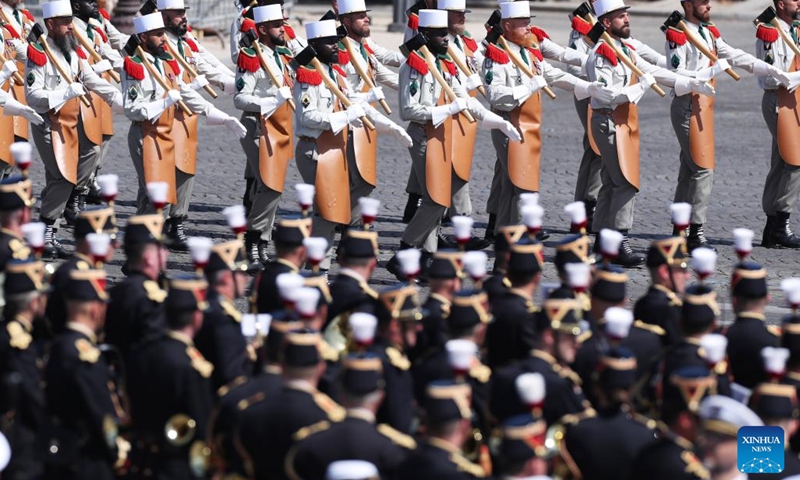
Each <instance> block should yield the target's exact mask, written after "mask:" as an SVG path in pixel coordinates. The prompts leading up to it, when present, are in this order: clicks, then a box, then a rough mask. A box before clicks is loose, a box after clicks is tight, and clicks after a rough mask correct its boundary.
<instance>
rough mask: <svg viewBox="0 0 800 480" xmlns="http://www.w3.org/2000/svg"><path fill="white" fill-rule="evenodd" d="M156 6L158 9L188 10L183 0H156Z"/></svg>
mask: <svg viewBox="0 0 800 480" xmlns="http://www.w3.org/2000/svg"><path fill="white" fill-rule="evenodd" d="M156 8H157V9H159V10H189V7H187V6H186V4H185V3H183V0H158V1H157V2H156Z"/></svg>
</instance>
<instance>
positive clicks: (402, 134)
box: [376, 122, 414, 148]
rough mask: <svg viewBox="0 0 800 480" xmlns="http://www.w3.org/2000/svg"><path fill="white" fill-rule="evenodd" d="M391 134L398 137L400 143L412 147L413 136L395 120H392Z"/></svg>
mask: <svg viewBox="0 0 800 480" xmlns="http://www.w3.org/2000/svg"><path fill="white" fill-rule="evenodd" d="M376 128H377V127H376ZM389 135H391V136H393V137H394V138H396V139H397V140H398V141H399V142H400V144H401V145H403V146H404V147H406V148H411V146H412V145H414V141H413V140H412V139H411V136H410V135H409V134H408V133H407V132H406V131H405V129H403V127H401V126H400V125H398V124H396V123H394V122H392V126H391V130H390V131H389Z"/></svg>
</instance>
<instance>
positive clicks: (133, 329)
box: [105, 215, 169, 356]
mask: <svg viewBox="0 0 800 480" xmlns="http://www.w3.org/2000/svg"><path fill="white" fill-rule="evenodd" d="M163 228H164V219H163V218H162V217H161V216H159V215H135V216H132V217H130V218H129V219H128V226H127V227H126V229H125V256H126V258H127V260H126V263H125V265H126V266H127V271H128V272H127V273H128V276H127V277H126V278H125V280H123V281H122V282H120V283H119V284H117V285H115V286H114V288H112V289H111V291H110V292H109V296H110V301H109V304H108V322H107V323H106V328H105V331H106V341H107V342H108V343H110V344H112V345H115V346H117V347H118V348H119V349H120V350H121V351H122V353H123V355H126V356H127V353H128V351H129V350H130V347H132V346H133V345H134V344H136V343H137V342H139V341H140V340H142V339H143V338H145V337H146V336H149V335H152V334H154V333H158V332H160V331H161V330H162V329H163V328H164V320H165V319H164V299H165V298H166V296H167V292H165V291H164V290H162V289H161V287H160V286H159V283H158V282H159V281H160V280H161V276H162V275H163V272H164V270H165V269H166V267H167V256H168V255H169V251H168V250H167V249H166V248H165V247H164V246H163V244H162V231H163Z"/></svg>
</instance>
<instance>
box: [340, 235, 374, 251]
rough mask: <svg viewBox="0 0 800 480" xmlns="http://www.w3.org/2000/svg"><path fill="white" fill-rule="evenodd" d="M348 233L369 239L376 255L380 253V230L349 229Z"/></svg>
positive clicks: (354, 236) (362, 238)
mask: <svg viewBox="0 0 800 480" xmlns="http://www.w3.org/2000/svg"><path fill="white" fill-rule="evenodd" d="M346 235H347V236H348V237H353V238H358V239H361V240H369V242H370V243H371V244H372V251H373V252H374V253H375V255H377V254H378V232H376V231H374V230H369V231H367V230H348V231H347V233H346Z"/></svg>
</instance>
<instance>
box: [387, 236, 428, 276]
mask: <svg viewBox="0 0 800 480" xmlns="http://www.w3.org/2000/svg"><path fill="white" fill-rule="evenodd" d="M409 248H414V247H412V246H411V245H409V244H407V243H406V242H404V241H402V240H400V248H398V249H397V251H398V252H399V251H400V250H408V249H409ZM420 263H422V262H420ZM386 271H387V272H389V273H391V274H392V275H394V276H395V277H396V278H397V279H398V280H404V279H405V276H404V275H403V272H401V271H400V260H398V259H397V253H395V254H394V256H393V257H392V258H390V259H389V261H388V262H387V263H386Z"/></svg>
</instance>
